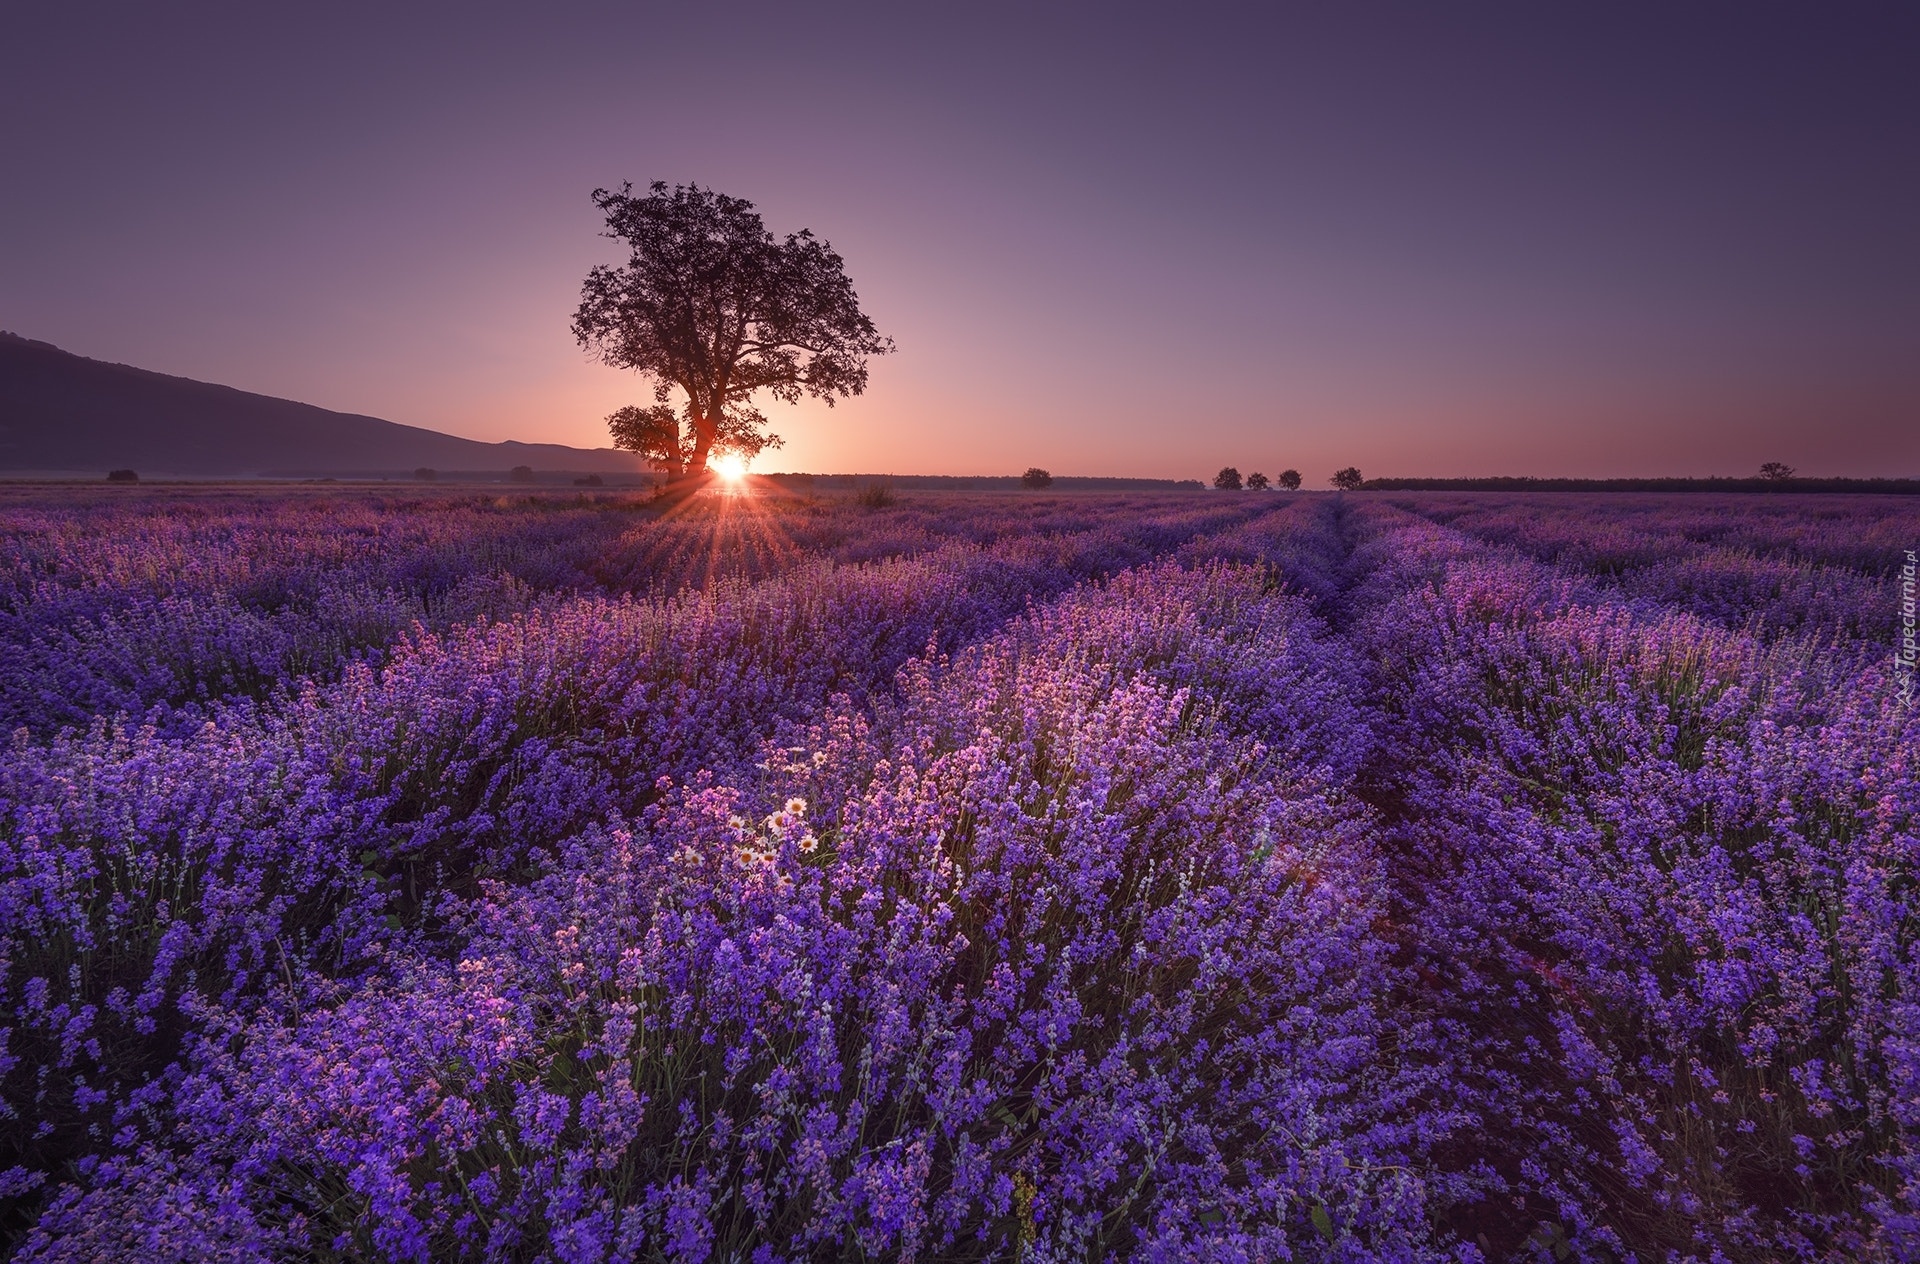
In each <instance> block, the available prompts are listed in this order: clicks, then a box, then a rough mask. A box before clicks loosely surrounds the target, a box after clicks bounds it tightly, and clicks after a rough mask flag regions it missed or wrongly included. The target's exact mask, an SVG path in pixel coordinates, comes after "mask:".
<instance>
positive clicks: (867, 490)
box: [853, 479, 899, 509]
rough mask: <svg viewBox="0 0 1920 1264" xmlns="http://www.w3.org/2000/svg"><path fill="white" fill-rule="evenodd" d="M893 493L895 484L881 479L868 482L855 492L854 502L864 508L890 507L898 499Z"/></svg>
mask: <svg viewBox="0 0 1920 1264" xmlns="http://www.w3.org/2000/svg"><path fill="white" fill-rule="evenodd" d="M898 499H899V498H898V497H896V496H895V495H894V494H893V485H892V484H891V483H888V482H887V481H886V480H884V479H881V480H878V481H876V482H872V483H866V484H863V485H862V486H861V487H860V490H858V491H856V492H855V493H854V494H853V502H854V503H855V504H856V505H859V506H860V507H861V508H863V509H888V508H891V507H892V506H893V505H894V504H895V503H897V501H898Z"/></svg>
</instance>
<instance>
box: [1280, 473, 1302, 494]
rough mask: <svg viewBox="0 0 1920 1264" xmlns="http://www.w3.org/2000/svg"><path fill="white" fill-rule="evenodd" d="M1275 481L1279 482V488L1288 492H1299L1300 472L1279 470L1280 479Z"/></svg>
mask: <svg viewBox="0 0 1920 1264" xmlns="http://www.w3.org/2000/svg"><path fill="white" fill-rule="evenodd" d="M1276 481H1277V482H1279V484H1280V486H1282V487H1284V488H1286V489H1287V490H1288V491H1290V492H1297V491H1299V490H1300V471H1299V470H1281V471H1280V477H1279V479H1278V480H1276Z"/></svg>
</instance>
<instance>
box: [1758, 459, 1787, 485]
mask: <svg viewBox="0 0 1920 1264" xmlns="http://www.w3.org/2000/svg"><path fill="white" fill-rule="evenodd" d="M1760 477H1761V478H1764V479H1766V480H1767V481H1768V482H1769V483H1784V482H1786V481H1787V480H1788V479H1790V478H1792V477H1793V467H1792V466H1791V465H1787V464H1785V463H1783V462H1780V461H1768V462H1767V463H1766V464H1765V465H1762V466H1761V467H1760Z"/></svg>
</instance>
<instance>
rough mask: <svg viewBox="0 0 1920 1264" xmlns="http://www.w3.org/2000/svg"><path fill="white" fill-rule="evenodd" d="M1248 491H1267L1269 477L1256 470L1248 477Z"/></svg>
mask: <svg viewBox="0 0 1920 1264" xmlns="http://www.w3.org/2000/svg"><path fill="white" fill-rule="evenodd" d="M1247 489H1248V490H1249V491H1256V492H1263V491H1265V490H1267V476H1266V475H1265V474H1262V473H1261V472H1260V471H1259V470H1255V471H1254V472H1253V473H1251V474H1249V475H1247Z"/></svg>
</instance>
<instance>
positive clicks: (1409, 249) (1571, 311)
mask: <svg viewBox="0 0 1920 1264" xmlns="http://www.w3.org/2000/svg"><path fill="white" fill-rule="evenodd" d="M496 8H497V9H498V10H499V11H498V12H494V11H493V10H495V9H496ZM810 8H811V6H803V5H791V4H789V5H778V6H765V7H760V6H746V5H733V6H695V5H687V4H681V5H672V6H661V5H645V4H632V3H628V4H608V5H566V4H553V5H540V6H535V5H516V6H511V7H510V8H509V7H508V6H493V5H488V4H481V3H462V4H444V5H424V4H393V3H383V4H378V5H359V4H341V3H333V4H328V5H324V6H321V5H311V6H301V10H302V11H300V12H295V11H294V6H284V5H271V4H261V3H258V0H249V2H248V3H244V4H233V5H207V4H197V3H176V4H166V5H155V4H150V3H139V4H134V3H124V4H117V5H102V4H91V3H87V2H86V0H61V2H60V3H58V4H54V3H45V4H34V5H28V4H19V5H11V6H9V7H8V10H7V12H6V13H5V15H4V19H3V21H0V31H4V37H3V38H0V171H3V172H4V177H3V178H0V328H7V329H11V330H13V331H14V332H16V333H20V334H24V335H26V336H28V337H32V338H41V339H45V340H47V341H50V342H54V343H57V344H59V345H61V346H63V347H65V348H67V349H68V350H71V351H75V352H79V353H80V354H83V355H89V356H94V357H98V358H101V359H108V360H119V361H124V362H127V363H131V364H137V365H140V366H142V367H145V368H152V369H157V370H161V371H163V372H168V373H178V374H182V375H185V376H189V377H197V378H202V379H205V380H209V381H215V382H224V383H227V384H229V385H233V386H238V387H243V388H245V389H248V390H255V391H263V392H266V393H269V394H274V395H282V396H287V397H291V398H294V399H300V400H305V401H307V402H310V403H315V404H320V405H323V406H325V407H329V408H337V409H343V410H347V411H354V412H365V413H372V414H374V415H376V416H381V417H386V418H389V419H391V420H394V421H402V422H407V423H410V424H414V425H423V426H430V427H433V428H435V429H439V430H445V431H449V432H451V433H455V434H461V435H468V436H472V437H475V438H481V439H504V438H517V439H525V440H548V441H557V442H563V443H573V444H579V445H583V446H603V445H604V444H605V443H606V442H607V437H606V429H605V425H604V423H603V421H602V418H604V416H605V415H606V414H607V413H608V412H610V411H611V410H612V409H614V408H615V407H617V406H619V405H621V404H623V403H629V402H643V401H644V398H645V395H646V392H645V388H644V387H643V386H642V385H641V384H640V382H639V380H638V379H637V378H635V377H634V376H633V375H631V374H625V373H620V372H617V371H615V370H613V369H609V368H605V367H603V366H600V365H597V364H594V363H592V362H590V361H589V360H588V359H587V358H586V356H585V354H584V353H583V352H581V351H580V350H579V348H578V347H577V346H576V345H575V344H574V342H573V340H572V337H571V335H570V334H569V333H568V330H567V324H568V320H569V318H570V316H571V315H572V312H573V309H574V306H575V305H576V303H577V302H578V295H579V287H580V282H581V279H582V278H583V277H584V276H585V274H586V271H587V269H588V268H589V267H590V266H591V265H592V264H594V263H596V262H608V263H612V262H618V261H620V259H621V258H622V256H621V255H620V254H619V253H618V251H617V249H616V245H615V243H613V242H610V241H607V240H605V239H603V238H601V237H599V236H597V233H598V231H599V228H600V227H601V224H600V222H599V220H598V218H597V216H596V213H595V211H594V209H593V206H592V204H591V203H590V201H589V199H588V194H589V192H590V191H591V190H592V189H593V188H594V187H595V186H596V185H612V184H617V183H618V182H619V181H620V180H622V179H628V180H632V181H634V182H635V183H636V184H644V183H645V182H647V181H649V180H655V179H662V180H666V181H668V182H670V183H677V182H684V181H697V182H699V183H701V184H705V185H710V186H712V187H714V188H717V189H719V190H721V191H723V192H726V193H730V194H733V195H736V196H739V197H745V198H748V199H751V200H752V201H754V202H755V203H757V204H758V205H759V208H760V210H761V212H762V213H763V214H764V215H765V217H766V220H767V224H768V227H769V228H771V229H773V230H774V231H775V232H776V233H785V232H787V231H789V230H792V229H796V228H801V227H808V228H812V229H813V230H814V231H815V232H816V233H818V234H819V235H820V236H822V237H824V238H826V239H827V240H829V241H831V242H832V243H833V245H834V246H835V248H836V249H838V250H839V251H840V253H841V254H842V255H843V256H844V257H845V259H846V261H847V269H848V272H849V274H850V275H851V276H852V277H853V280H854V284H855V286H856V287H857V288H858V290H859V292H860V294H861V297H862V299H863V301H864V304H865V306H866V309H867V311H868V312H869V314H870V315H872V316H873V318H874V319H875V321H876V322H877V323H878V324H879V326H880V328H881V330H882V331H883V332H885V333H888V334H891V335H892V336H893V337H894V339H895V340H896V341H897V342H898V344H899V347H900V351H899V354H897V355H894V356H890V357H887V358H885V359H882V360H879V361H876V362H875V364H874V366H873V377H872V385H871V387H870V389H869V390H868V393H867V394H866V395H865V396H864V397H862V398H860V399H856V400H853V401H850V402H847V403H843V404H842V405H840V406H839V407H838V408H836V409H834V410H832V411H831V412H829V411H827V410H826V409H825V408H823V407H819V406H817V405H811V404H810V405H807V406H803V407H800V408H797V409H787V408H785V407H783V406H780V405H777V404H771V405H769V406H767V407H766V409H765V411H767V412H768V414H769V415H770V416H772V417H774V418H775V419H776V423H777V424H776V428H777V429H779V430H780V431H781V432H782V433H784V434H785V435H786V436H787V439H788V445H787V447H786V448H785V449H784V450H782V451H778V452H772V453H769V454H767V455H766V456H765V457H763V458H762V459H761V460H760V461H759V462H758V466H757V468H760V469H765V470H779V469H802V470H820V471H836V470H837V471H881V470H886V471H894V472H899V473H1004V472H1017V471H1018V470H1020V469H1023V468H1025V467H1026V466H1028V465H1033V464H1038V465H1043V466H1047V467H1049V468H1051V469H1052V470H1053V471H1054V472H1056V473H1077V474H1112V475H1149V476H1165V477H1207V476H1211V474H1212V473H1213V471H1215V470H1217V469H1218V468H1220V467H1221V466H1222V465H1226V464H1233V465H1236V466H1238V467H1239V468H1240V469H1241V470H1242V471H1247V470H1253V469H1263V470H1266V471H1268V472H1269V473H1272V472H1275V471H1277V470H1279V469H1280V468H1283V467H1286V466H1295V467H1298V468H1299V469H1300V470H1301V471H1302V472H1303V473H1304V474H1305V475H1306V476H1307V479H1308V480H1309V485H1310V486H1313V485H1319V486H1324V484H1325V479H1326V476H1327V474H1328V473H1329V472H1331V471H1332V469H1334V468H1335V467H1336V466H1340V465H1348V464H1357V465H1359V466H1360V467H1361V468H1362V469H1363V470H1365V471H1366V472H1367V473H1369V474H1405V475H1414V474H1426V475H1462V474H1482V473H1524V474H1568V475H1632V474H1708V473H1728V474H1744V473H1749V472H1751V471H1752V470H1753V469H1754V468H1755V467H1757V466H1758V465H1759V463H1760V462H1761V461H1765V460H1783V461H1787V462H1789V463H1791V464H1793V465H1796V466H1798V467H1800V469H1801V470H1802V472H1805V473H1811V474H1856V475H1904V476H1915V475H1920V71H1917V70H1916V67H1920V6H1915V5H1912V4H1908V3H1894V2H1891V0H1889V2H1887V3H1878V4H1854V3H1846V2H1838V3H1820V4H1814V3H1807V4H1801V5H1784V4H1772V3H1766V4H1751V3H1728V4H1703V3H1691V2H1686V0H1673V2H1668V3H1661V4H1657V5H1645V6H1635V5H1626V4H1604V5H1603V4H1585V5H1571V4H1541V3H1527V4H1509V5H1495V4H1466V5H1438V4H1431V3H1422V4H1407V5H1401V6H1391V7H1384V6H1375V5H1367V4H1350V3H1340V4H1337V5H1336V4H1333V3H1327V4H1321V5H1314V6H1304V5H1302V6H1295V7H1292V8H1289V9H1287V10H1286V11H1285V12H1283V13H1281V14H1280V15H1278V16H1275V15H1274V14H1273V13H1271V12H1268V11H1265V10H1264V9H1261V8H1256V7H1255V6H1244V7H1234V8H1217V9H1205V8H1196V7H1194V6H1191V5H1184V4H1183V5H1171V4H1168V5H1162V6H1155V7H1154V8H1153V9H1151V10H1149V9H1145V8H1138V9H1134V8H1128V7H1116V6H1113V5H1103V6H1094V5H1087V6H1084V7H1076V8H1071V9H1069V8H1065V7H1059V6H1052V5H1037V4H1024V5H1009V6H1005V7H998V6H989V5H985V4H980V3H968V4H965V5H950V6H944V7H942V8H941V9H940V11H939V12H937V13H932V12H928V11H926V10H929V9H930V8H931V6H921V5H899V4H890V5H874V6H871V7H870V8H868V9H867V10H866V11H860V10H855V9H832V10H827V9H822V10H820V11H819V12H817V13H816V12H809V9H810Z"/></svg>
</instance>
